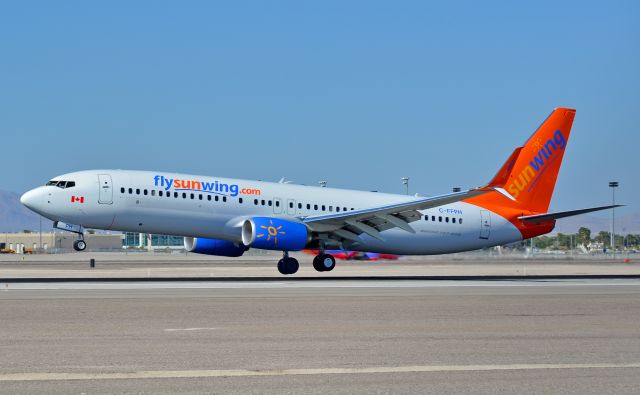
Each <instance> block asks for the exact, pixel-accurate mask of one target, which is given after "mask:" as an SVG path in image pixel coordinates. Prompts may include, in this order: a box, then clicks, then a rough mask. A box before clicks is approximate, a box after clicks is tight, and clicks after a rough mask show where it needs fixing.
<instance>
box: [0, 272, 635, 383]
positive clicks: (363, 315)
mask: <svg viewBox="0 0 640 395" xmlns="http://www.w3.org/2000/svg"><path fill="white" fill-rule="evenodd" d="M0 282H1V281H0ZM0 285H1V286H2V288H1V289H0V355H2V357H1V358H0V392H1V393H36V392H41V393H44V392H46V393H175V392H180V393H496V392H503V393H544V394H548V393H574V394H606V393H637V392H638V389H639V388H640V280H635V279H621V280H615V279H607V280H589V279H585V280H562V281H554V280H520V281H514V280H503V281H420V280H413V281H411V280H366V281H356V280H354V281H333V282H332V281H301V282H295V281H286V282H277V281H252V282H222V283H217V282H180V283H154V282H145V283H135V282H131V283H127V282H125V283H52V284H47V283H19V284H9V283H4V284H0Z"/></svg>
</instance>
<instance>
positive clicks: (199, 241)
mask: <svg viewBox="0 0 640 395" xmlns="http://www.w3.org/2000/svg"><path fill="white" fill-rule="evenodd" d="M184 248H185V250H187V251H189V252H195V253H196V254H204V255H219V256H231V257H237V256H240V255H242V254H244V252H245V251H246V250H248V249H249V248H248V247H245V246H243V245H241V244H239V243H234V242H232V241H227V240H218V239H203V238H200V237H185V238H184Z"/></svg>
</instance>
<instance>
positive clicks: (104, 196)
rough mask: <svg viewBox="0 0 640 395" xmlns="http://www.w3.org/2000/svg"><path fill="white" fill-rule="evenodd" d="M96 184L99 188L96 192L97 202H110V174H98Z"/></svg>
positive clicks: (111, 191)
mask: <svg viewBox="0 0 640 395" xmlns="http://www.w3.org/2000/svg"><path fill="white" fill-rule="evenodd" d="M98 184H99V186H98V187H99V188H100V191H99V193H98V203H100V204H112V203H113V184H112V182H111V176H110V175H109V174H98Z"/></svg>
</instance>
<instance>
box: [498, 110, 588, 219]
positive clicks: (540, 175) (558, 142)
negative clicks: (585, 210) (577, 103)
mask: <svg viewBox="0 0 640 395" xmlns="http://www.w3.org/2000/svg"><path fill="white" fill-rule="evenodd" d="M575 115H576V110H573V109H570V108H556V109H555V110H554V111H553V112H552V113H551V115H549V117H548V118H547V119H546V120H545V121H544V122H543V123H542V125H540V127H539V128H538V130H536V131H535V132H534V133H533V135H532V136H531V137H530V138H529V140H527V142H526V143H525V144H524V146H523V147H522V150H521V151H520V153H519V155H518V157H517V159H516V161H515V163H514V165H513V168H512V170H511V173H510V174H509V176H508V177H507V180H506V182H505V184H504V188H505V189H506V190H507V191H508V192H509V193H510V194H511V195H512V196H513V197H514V198H515V199H516V201H517V202H518V203H519V204H520V205H521V207H522V208H525V209H528V210H530V211H534V212H539V213H545V212H547V210H548V209H549V203H550V202H551V196H552V195H553V189H554V188H555V185H556V179H557V178H558V172H559V171H560V165H561V164H562V157H563V156H564V151H565V148H566V147H567V142H568V141H569V134H570V133H571V126H572V125H573V118H574V117H575Z"/></svg>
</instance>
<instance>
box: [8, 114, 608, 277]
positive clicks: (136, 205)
mask: <svg viewBox="0 0 640 395" xmlns="http://www.w3.org/2000/svg"><path fill="white" fill-rule="evenodd" d="M575 114H576V112H575V110H573V109H570V108H557V109H555V110H554V111H553V112H552V113H551V115H549V117H548V118H547V119H546V120H545V121H544V122H543V123H542V125H540V127H539V128H538V129H537V130H536V131H535V132H534V133H533V135H532V136H531V137H530V138H529V139H528V140H527V141H526V142H525V144H524V145H522V146H521V147H517V148H516V149H515V150H514V151H513V153H512V154H511V155H510V156H509V157H508V159H507V161H506V162H505V164H504V165H503V166H502V167H501V168H500V169H499V170H498V172H497V173H496V175H495V176H494V177H493V179H492V180H491V181H490V182H489V183H487V184H486V185H485V186H483V187H479V188H471V189H468V190H465V191H461V192H454V193H449V194H445V195H440V196H434V197H411V196H406V195H394V194H384V193H375V192H364V191H355V190H346V189H334V188H319V187H310V186H303V185H294V184H285V183H269V182H262V181H251V180H238V179H228V178H220V177H207V176H196V175H185V174H175V173H170V172H148V171H129V170H91V171H80V172H75V173H69V174H64V175H61V176H58V177H55V178H53V179H52V180H51V181H49V182H48V183H47V184H46V185H45V186H41V187H38V188H35V189H33V190H31V191H29V192H27V193H25V194H24V195H23V196H22V198H21V201H22V203H23V204H24V205H26V206H27V207H29V208H30V209H32V210H33V211H36V212H38V213H40V214H42V215H43V216H45V217H47V218H50V219H51V220H53V221H55V226H56V227H58V228H60V229H64V230H67V231H70V232H74V233H76V234H77V235H78V240H77V241H76V244H75V247H76V249H77V250H79V251H81V250H84V249H85V248H86V244H85V242H84V239H83V232H84V228H97V229H109V230H120V231H134V232H144V233H156V234H168V235H178V236H185V248H186V249H187V250H189V251H192V252H196V253H202V254H210V255H222V256H240V255H242V254H243V253H244V252H245V251H246V250H248V249H249V248H258V249H267V250H278V251H282V252H283V258H282V259H280V261H279V262H278V270H279V271H280V272H281V273H283V274H293V273H295V272H296V271H297V270H298V267H299V264H298V261H296V260H295V259H294V258H292V257H289V254H288V253H289V252H290V251H300V250H303V249H313V250H318V251H319V252H318V255H317V256H316V258H315V259H314V261H313V266H314V267H315V269H316V270H318V271H329V270H332V269H333V268H334V267H335V259H334V257H333V256H332V255H331V254H329V253H327V251H329V250H336V249H340V250H349V251H363V252H374V253H388V254H398V255H428V254H445V253H452V252H460V251H468V250H474V249H479V248H485V247H491V246H495V245H501V244H505V243H511V242H515V241H519V240H523V239H527V238H531V237H534V236H538V235H542V234H545V233H548V232H550V231H551V230H552V229H553V228H554V226H555V221H556V219H558V218H562V217H568V216H572V215H577V214H582V213H586V212H591V211H597V210H603V209H607V208H611V207H613V206H605V207H594V208H587V209H580V210H572V211H565V212H549V211H548V210H549V203H550V202H551V197H552V195H553V190H554V187H555V183H556V179H557V177H558V172H559V171H560V166H561V164H562V158H563V156H564V153H565V151H566V150H567V146H568V142H569V135H570V132H571V126H572V124H573V119H574V117H575ZM78 197H82V201H81V203H82V204H77V203H78Z"/></svg>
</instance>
